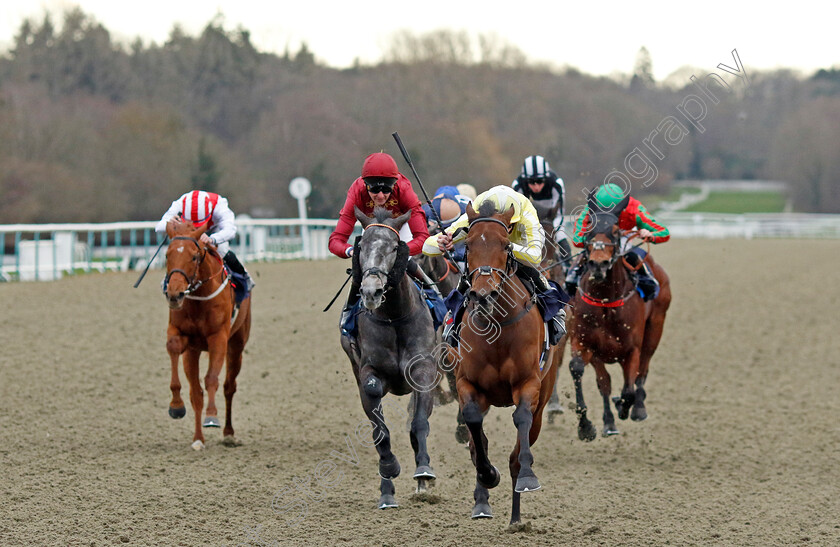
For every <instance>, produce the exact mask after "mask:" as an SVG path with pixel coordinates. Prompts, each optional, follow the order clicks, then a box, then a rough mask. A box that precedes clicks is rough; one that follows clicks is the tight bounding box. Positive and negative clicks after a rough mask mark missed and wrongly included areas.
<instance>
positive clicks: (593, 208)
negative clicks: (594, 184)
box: [586, 188, 599, 212]
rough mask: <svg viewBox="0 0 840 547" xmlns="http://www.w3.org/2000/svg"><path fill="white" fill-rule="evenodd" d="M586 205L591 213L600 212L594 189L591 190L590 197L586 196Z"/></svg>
mask: <svg viewBox="0 0 840 547" xmlns="http://www.w3.org/2000/svg"><path fill="white" fill-rule="evenodd" d="M586 205H588V206H589V210H590V211H593V212H595V211H598V210H599V207H598V204H597V202H596V201H595V189H594V188H592V189H591V190H589V195H587V196H586Z"/></svg>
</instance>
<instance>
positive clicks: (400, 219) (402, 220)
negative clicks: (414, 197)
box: [393, 210, 411, 231]
mask: <svg viewBox="0 0 840 547" xmlns="http://www.w3.org/2000/svg"><path fill="white" fill-rule="evenodd" d="M409 218H411V210H408V211H406V212H405V213H403V214H401V215H400V216H398V217H397V218H395V219H394V221H393V224H394V228H396V229H397V231H399V230H400V228H402V225H403V224H405V223H406V222H408V219H409Z"/></svg>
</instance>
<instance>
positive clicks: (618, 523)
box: [0, 240, 840, 547]
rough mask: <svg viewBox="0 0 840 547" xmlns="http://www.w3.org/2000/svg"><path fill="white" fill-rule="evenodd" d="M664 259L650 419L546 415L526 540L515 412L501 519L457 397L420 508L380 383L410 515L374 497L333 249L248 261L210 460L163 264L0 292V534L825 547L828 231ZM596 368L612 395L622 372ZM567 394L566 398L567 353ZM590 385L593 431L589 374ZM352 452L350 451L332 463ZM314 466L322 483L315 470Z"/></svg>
mask: <svg viewBox="0 0 840 547" xmlns="http://www.w3.org/2000/svg"><path fill="white" fill-rule="evenodd" d="M655 256H656V258H657V260H658V261H659V262H660V263H661V264H662V265H663V266H664V267H665V268H666V270H667V271H668V273H669V275H670V276H671V283H672V289H673V294H674V297H673V304H672V306H671V310H670V312H669V315H668V321H667V323H666V326H665V334H664V336H663V340H662V344H661V345H660V348H659V351H658V353H657V354H656V355H655V356H654V359H653V362H652V365H651V373H650V376H649V379H648V383H647V391H648V399H647V408H648V412H649V415H650V418H649V419H648V420H647V421H646V422H642V423H635V422H630V421H629V420H628V421H627V422H619V423H618V426H619V429H620V431H621V433H622V434H621V435H620V436H617V437H612V438H602V437H600V436H599V437H598V438H597V439H596V440H595V441H593V442H591V443H584V442H581V441H579V440H578V438H577V433H576V419H575V416H574V413H573V412H571V411H569V410H567V411H566V413H565V414H564V415H563V416H561V417H560V418H559V419H558V420H557V421H556V422H555V423H554V424H552V425H548V424H546V425H544V427H543V430H542V434H541V436H540V439H539V441H538V443H537V444H536V445H535V447H534V457H535V465H534V470H535V472H536V473H537V475H538V477H539V479H540V482H541V483H542V486H543V489H542V490H541V491H539V492H535V493H529V494H523V496H522V516H523V522H527V523H530V526H529V527H527V529H526V530H523V531H519V532H517V533H508V532H507V528H508V527H507V523H508V518H509V511H510V497H511V494H510V482H509V478H508V475H507V457H508V453H509V452H510V449H511V447H512V446H513V442H514V439H515V433H514V428H513V423H512V420H511V411H512V409H493V410H492V411H491V412H490V414H489V416H488V418H487V420H486V422H485V424H486V429H487V435H488V437H489V440H490V457H491V460H492V461H493V462H494V464H495V465H497V466H498V467H499V468H500V469H501V470H502V472H503V478H502V483H501V485H500V486H499V488H496V489H495V490H493V491H492V492H491V498H490V501H491V503H492V504H493V510H494V513H495V516H496V518H495V519H493V520H490V521H486V520H484V521H471V520H470V518H469V514H470V510H471V508H472V503H473V500H472V490H473V486H474V480H475V472H474V470H473V467H472V463H471V462H470V458H469V452H468V450H467V449H466V448H465V447H464V445H459V444H457V443H456V442H455V439H454V435H453V430H454V428H453V425H454V420H455V413H456V406H455V404H454V403H453V404H449V405H446V406H441V407H437V408H436V409H435V412H434V415H433V416H432V420H431V435H430V438H429V450H430V454H431V457H432V466H433V467H434V468H435V471H436V472H437V476H438V480H437V483H436V485H435V486H434V488H433V489H432V490H431V492H432V496H430V500H431V502H433V503H430V501H428V500H427V501H421V500H416V499H413V497H412V495H411V492H412V491H413V482H414V481H412V479H411V471H412V470H413V457H412V456H413V455H412V452H411V448H410V445H409V440H408V434H407V433H406V431H405V427H404V425H403V424H404V419H403V418H402V417H401V415H400V412H401V411H400V410H399V409H404V408H405V403H406V401H407V398H401V399H394V398H393V396H389V397H388V398H387V399H386V400H388V399H391V400H395V401H397V403H396V404H397V405H398V406H393V407H391V406H386V417H389V418H391V420H392V422H393V423H394V424H396V426H397V427H395V428H393V429H396V431H393V429H392V433H393V447H394V452H395V453H396V455H397V456H398V457H399V458H400V461H401V463H402V464H403V474H402V475H401V476H400V477H399V478H398V479H397V480H396V481H395V482H396V488H397V499H398V500H399V501H400V503H401V506H400V507H399V508H398V509H394V510H388V511H380V510H377V509H376V508H375V504H376V500H377V499H378V496H379V489H378V486H379V481H378V476H377V457H376V454H375V451H374V449H373V448H367V447H364V446H361V445H360V444H359V443H358V442H357V441H356V440H355V436H354V432H355V429H356V427H357V425H358V424H360V423H364V421H365V417H364V413H363V412H362V408H361V404H360V403H359V396H358V393H357V390H356V387H355V383H354V380H353V376H352V372H351V369H350V365H349V363H348V362H347V359H346V358H345V356H344V354H343V352H342V351H341V349H340V347H339V344H338V329H337V319H338V312H339V307H337V306H334V307H333V308H332V309H331V310H330V311H329V312H328V313H322V312H321V310H322V309H323V307H324V306H325V305H326V303H327V302H328V301H329V299H330V298H331V297H332V295H333V294H334V293H335V291H336V290H337V288H338V286H339V284H340V283H341V282H342V281H343V280H344V277H345V276H344V273H343V272H344V269H345V268H347V267H348V263H347V262H344V261H339V260H329V261H323V262H290V263H284V264H251V265H250V266H249V268H250V270H251V271H252V273H254V274H255V276H256V279H257V283H258V286H257V287H256V289H255V295H254V304H253V308H254V309H253V312H254V323H253V329H252V333H251V341H250V343H249V346H248V348H247V350H246V355H245V358H244V364H243V370H242V374H241V375H240V377H239V390H238V393H237V395H236V398H235V400H234V424H235V426H236V431H237V437H238V438H239V439H240V440H241V441H242V443H243V444H242V446H239V447H236V448H228V447H225V446H223V445H222V444H221V431H220V430H209V432H207V436H208V448H207V450H205V451H204V452H201V453H197V452H194V451H193V450H191V449H190V442H191V440H192V410H191V409H189V410H188V412H187V417H186V419H184V420H177V421H176V420H172V419H170V418H169V416H168V415H167V405H168V402H169V360H168V357H167V354H166V351H165V348H164V343H165V328H166V322H167V308H166V305H165V302H164V300H163V297H162V296H161V295H160V292H159V281H160V278H161V277H162V274H161V272H160V271H157V272H151V273H150V274H149V275H148V276H147V278H146V280H145V281H144V282H143V284H142V285H141V286H140V288H139V289H137V290H135V289H133V288H132V284H133V283H134V281H135V280H136V278H137V273H127V274H96V275H82V276H78V277H74V278H67V279H64V280H62V281H58V282H51V283H16V284H0V304H2V306H0V310H2V311H1V312H0V403H2V406H0V440H2V442H0V478H2V480H0V515H2V519H0V545H4V546H10V545H111V544H115V543H116V544H122V543H127V544H129V545H167V546H169V545H187V546H193V545H335V546H341V545H392V546H400V547H403V546H408V545H453V546H459V547H463V546H472V545H756V546H759V545H761V546H765V545H791V544H810V545H840V472H839V471H838V468H840V465H838V464H840V461H838V460H839V458H838V453H840V427H838V425H837V423H838V422H837V415H838V411H840V397H838V395H837V391H836V390H838V388H840V332H838V326H839V325H840V321H839V320H838V311H837V310H838V305H840V286H838V281H840V279H838V276H837V266H838V259H837V257H838V256H840V241H767V240H760V241H743V240H719V241H695V240H687V241H685V240H684V241H679V240H674V241H671V242H669V243H668V244H666V245H663V246H661V247H659V248H656V249H655ZM342 298H343V296H342ZM339 304H340V302H339ZM205 367H206V357H205V358H204V360H203V361H202V376H203V374H204V369H205ZM610 372H611V374H612V375H613V390H614V392H615V393H616V394H617V389H616V386H617V385H619V384H620V380H619V379H618V378H620V368H619V367H618V366H617V365H611V366H610ZM182 382H183V383H184V390H183V392H182V394H183V395H184V397H185V398H186V396H187V384H186V381H185V380H184V379H183V376H182ZM559 386H560V392H561V398H563V399H565V400H566V401H567V402H568V401H570V400H573V395H574V393H573V388H572V383H571V379H570V377H569V373H568V368H567V367H566V366H565V363H564V367H563V369H562V370H561V375H560V382H559ZM584 388H585V394H586V397H587V402H588V403H589V406H590V409H591V410H590V417H591V418H593V420H594V422H595V425H596V427H597V428H598V429H599V431H600V428H601V426H602V421H601V417H600V416H601V405H600V398H599V396H598V394H597V391H596V388H595V382H594V372H593V370H592V369H591V368H587V371H586V376H585V377H584ZM569 396H571V397H572V398H571V399H569ZM223 405H224V399H223V398H222V399H221V403H220V411H221V409H222V407H223ZM389 408H390V409H391V410H390V411H389V410H388V409H389ZM347 443H352V445H353V447H354V449H355V450H356V451H357V454H358V459H357V461H355V462H354V461H345V460H342V459H340V458H337V457H335V456H333V454H334V453H343V454H350V453H351V450H350V448H349V447H348V444H347ZM328 461H332V462H333V463H332V464H324V465H326V466H330V465H332V466H333V467H330V469H332V471H333V473H332V475H331V476H330V478H331V480H332V484H331V485H330V486H329V487H327V486H324V485H323V484H321V485H319V483H318V482H317V481H312V480H311V479H312V478H313V474H315V473H316V469H319V468H318V465H319V464H320V463H321V462H328ZM324 465H322V467H321V468H320V469H321V470H324V469H325V467H324ZM296 480H297V481H298V483H303V484H309V488H310V497H308V498H307V497H305V495H304V494H303V493H301V490H296V482H295V481H296ZM275 496H277V500H279V501H280V502H282V503H280V504H276V505H275V509H272V500H273V499H275ZM292 501H294V502H295V503H294V504H292V505H286V506H285V508H286V512H285V513H282V512H278V510H276V509H277V508H278V507H283V504H284V503H285V504H288V503H290V502H292ZM304 513H305V514H304ZM295 519H297V520H295Z"/></svg>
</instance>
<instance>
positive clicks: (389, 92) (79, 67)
mask: <svg viewBox="0 0 840 547" xmlns="http://www.w3.org/2000/svg"><path fill="white" fill-rule="evenodd" d="M727 53H728V52H727ZM744 64H745V65H746V69H747V70H750V68H749V59H744ZM650 67H651V60H650V58H649V56H647V53H646V51H640V53H639V59H638V61H637V63H636V66H635V67H634V68H633V73H632V74H628V75H627V76H626V77H623V78H615V77H612V78H607V77H595V76H591V75H587V74H584V73H581V72H579V71H577V70H574V69H564V70H559V69H557V68H554V67H548V66H543V65H539V64H534V63H530V62H529V61H528V59H527V58H526V56H525V55H523V54H522V53H521V52H520V51H519V50H518V49H517V48H516V47H515V46H514V45H511V44H507V43H505V42H504V41H502V40H500V39H498V37H494V36H479V37H478V38H477V39H476V38H474V37H471V36H469V35H467V34H465V33H462V32H455V31H445V30H443V31H436V32H432V33H427V34H421V35H412V34H410V33H400V34H398V35H395V36H394V38H393V40H392V43H391V44H390V46H389V47H388V48H387V49H386V51H385V52H384V54H383V57H382V60H381V61H379V62H377V63H375V64H371V65H362V64H361V63H356V65H354V66H353V67H351V68H348V69H335V68H331V67H329V66H326V65H325V64H323V63H321V62H319V61H318V60H317V59H316V56H315V54H314V53H313V52H312V51H310V50H309V49H308V48H307V46H306V45H303V46H302V47H300V48H299V50H298V51H296V52H291V51H287V52H285V53H284V54H282V55H278V54H272V53H265V52H261V51H258V50H257V49H256V48H255V47H254V46H253V44H252V43H251V40H250V35H249V33H248V31H247V30H245V29H243V28H237V29H234V30H230V29H226V28H225V26H224V20H223V19H222V18H221V17H217V18H215V19H214V20H212V21H210V22H209V23H208V24H207V26H206V27H205V28H204V30H203V31H202V33H201V34H200V35H199V36H189V35H187V34H185V33H184V32H183V31H182V30H181V29H180V28H179V27H177V26H176V27H174V28H173V29H172V31H171V33H170V35H169V38H168V39H167V41H166V42H165V43H163V44H162V45H158V44H154V43H151V44H146V43H143V42H142V41H141V40H139V39H138V40H136V41H135V42H133V43H132V44H130V45H129V46H123V45H121V44H118V43H116V42H114V41H113V40H112V38H111V35H110V33H109V32H108V30H107V29H106V28H104V27H103V26H102V25H101V24H99V23H98V22H96V21H95V19H93V18H92V17H91V16H89V15H87V14H85V13H83V12H82V11H81V10H79V9H78V8H77V9H73V10H71V11H67V12H65V13H64V14H63V15H62V16H61V21H60V24H56V23H55V22H54V17H53V16H51V15H45V16H44V17H43V18H42V19H41V20H38V21H35V20H25V21H23V23H22V24H21V25H20V27H19V30H18V33H17V35H16V37H15V40H14V43H13V44H12V46H11V47H10V48H9V50H8V51H7V52H2V54H0V223H4V224H5V223H17V222H105V221H116V220H153V219H157V218H159V217H160V215H161V214H162V212H163V211H164V210H165V209H166V207H167V206H168V205H169V203H170V202H171V201H172V200H173V199H174V198H175V197H177V196H178V195H180V193H182V192H184V191H186V190H189V189H191V188H195V187H200V188H203V189H207V190H212V191H218V192H220V193H223V194H225V195H227V196H228V197H229V199H230V202H231V206H232V207H233V209H234V210H235V211H236V212H237V213H240V214H241V213H249V214H252V215H254V216H295V215H296V205H295V202H294V200H293V198H291V196H290V195H289V193H288V182H289V181H290V180H291V179H292V178H294V177H296V176H304V177H307V178H308V179H309V180H311V181H312V183H313V193H312V195H311V196H310V198H309V200H308V203H309V208H310V215H311V216H313V217H325V218H334V217H336V216H337V214H338V211H339V209H340V207H341V205H342V204H343V202H344V198H345V195H346V189H347V187H348V186H349V184H350V183H351V182H352V181H353V179H355V178H356V177H357V176H358V174H359V171H360V169H361V164H362V160H363V159H364V157H365V156H366V155H367V154H369V153H371V152H376V151H379V150H385V151H387V152H390V153H391V154H392V155H394V156H395V158H396V159H397V160H398V163H399V164H400V165H404V164H403V162H402V159H401V158H400V157H399V152H398V151H397V149H396V146H395V145H394V143H393V140H392V139H391V136H390V135H391V133H392V132H393V131H397V130H398V131H399V132H400V134H401V136H402V137H403V139H404V140H405V141H406V144H407V146H408V147H409V152H410V153H411V155H412V159H413V160H414V162H415V165H416V167H417V168H418V171H419V174H420V176H421V178H422V180H423V182H424V185H425V186H426V187H427V189H428V190H430V191H431V190H433V189H434V188H436V187H437V186H439V185H443V184H453V185H454V184H460V183H469V184H472V185H473V186H475V187H476V188H477V189H478V190H479V191H482V190H485V189H487V188H489V187H491V186H494V185H497V184H508V183H510V181H511V180H512V179H513V178H514V177H515V176H516V175H517V173H518V171H519V166H520V164H521V161H522V159H523V158H524V157H525V156H527V155H530V154H535V153H538V154H542V155H544V156H546V158H547V159H548V160H549V162H550V163H551V165H552V167H553V169H554V170H555V171H556V172H557V173H558V174H559V175H560V176H562V177H563V178H564V180H565V181H566V184H567V187H568V191H567V192H568V195H569V201H570V202H571V204H572V205H574V204H576V203H580V202H581V201H582V200H583V191H582V190H583V189H584V188H591V187H594V186H596V185H597V184H599V183H601V182H602V181H603V180H604V178H605V176H607V175H608V173H610V172H613V171H616V170H623V171H624V173H625V174H626V176H627V177H628V178H629V179H631V180H632V183H633V191H634V193H645V192H658V193H663V192H666V191H667V190H668V188H669V184H670V182H671V181H673V180H678V179H730V178H734V179H772V180H783V181H787V182H789V183H791V188H792V197H793V200H794V203H795V207H796V209H797V210H800V211H812V212H840V192H837V191H836V185H837V182H836V181H837V180H838V178H840V153H838V152H840V150H838V147H840V144H838V143H840V123H838V122H840V71H838V70H836V69H825V70H820V71H819V72H817V73H815V74H813V75H810V76H803V75H799V74H797V73H795V72H793V71H790V70H777V71H773V72H762V73H758V72H752V71H750V73H749V76H750V77H749V86H748V87H747V86H741V87H738V86H737V85H736V84H737V82H734V81H731V80H730V81H729V83H730V84H731V90H729V91H726V92H722V91H721V89H722V88H719V87H712V89H714V90H717V91H718V93H717V94H716V95H718V96H719V102H718V103H716V104H712V103H709V108H708V112H707V113H706V115H705V116H704V118H703V121H702V124H698V125H701V126H702V130H701V129H700V128H698V127H697V126H695V125H692V124H691V123H689V122H688V121H687V120H685V119H682V126H683V129H684V133H683V134H682V136H681V138H680V139H679V142H678V143H677V144H673V145H669V146H668V150H667V154H665V153H662V154H661V157H659V156H656V155H655V154H653V153H652V149H651V148H650V147H648V148H644V147H643V142H644V140H645V139H646V138H648V139H650V138H651V133H652V132H653V131H655V130H656V129H657V128H661V126H662V125H663V122H664V121H665V120H667V119H669V117H670V118H674V119H678V120H679V119H680V118H679V116H678V115H677V114H678V108H677V107H678V106H679V105H681V104H684V103H685V101H686V97H688V96H689V95H692V94H693V95H698V96H702V95H701V91H699V90H698V87H697V85H695V84H694V83H693V82H692V81H691V80H690V79H689V78H688V76H690V75H691V74H688V75H687V76H686V78H685V80H684V81H682V82H677V83H676V85H673V83H672V84H671V85H664V84H662V83H657V82H655V81H654V80H653V78H652V76H651V68H650ZM709 72H710V71H709V70H699V69H698V70H697V71H695V72H693V74H695V75H696V76H697V77H698V78H701V79H702V78H703V77H704V76H705V75H706V74H707V73H709ZM687 108H688V107H687ZM695 111H696V109H695ZM672 131H673V128H672ZM681 131H682V130H678V131H677V132H678V133H679V132H681ZM661 133H662V134H664V131H662V132H661ZM673 135H674V133H672V137H673ZM659 138H662V137H659ZM672 142H674V141H672ZM663 146H664V145H662V144H660V148H662V147H663ZM636 151H641V152H646V153H647V154H646V156H645V157H646V159H647V162H645V161H644V160H643V159H642V157H641V156H639V155H638V154H636V155H635V156H634V152H636ZM628 162H629V163H628ZM644 163H648V165H647V166H645V165H643V164H644ZM645 167H647V169H645ZM650 168H653V169H650ZM654 171H655V173H654ZM651 173H653V175H651Z"/></svg>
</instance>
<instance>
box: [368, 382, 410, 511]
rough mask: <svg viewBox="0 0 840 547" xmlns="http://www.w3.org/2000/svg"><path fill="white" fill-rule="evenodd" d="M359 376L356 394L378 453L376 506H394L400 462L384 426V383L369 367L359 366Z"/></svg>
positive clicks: (389, 434)
mask: <svg viewBox="0 0 840 547" xmlns="http://www.w3.org/2000/svg"><path fill="white" fill-rule="evenodd" d="M359 377H360V379H361V385H360V386H359V397H360V398H361V400H362V408H363V409H364V411H365V414H366V415H367V417H368V420H370V424H371V435H372V436H373V444H374V445H375V446H376V451H377V452H378V453H379V476H380V477H381V478H382V480H381V481H380V483H379V491H380V497H379V505H378V507H379V508H380V509H387V508H389V507H397V506H398V504H397V500H396V499H395V497H394V493H395V490H394V483H393V479H395V478H397V477H398V476H399V474H400V463H399V461H398V460H397V457H396V456H395V455H394V453H393V452H391V433H390V431H388V426H387V425H385V415H384V412H383V410H382V397H383V395H384V394H385V386H384V385H383V383H382V380H380V379H379V377H377V376H376V374H375V371H374V370H373V369H372V368H371V367H370V366H364V367H362V369H361V371H360V374H359Z"/></svg>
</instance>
